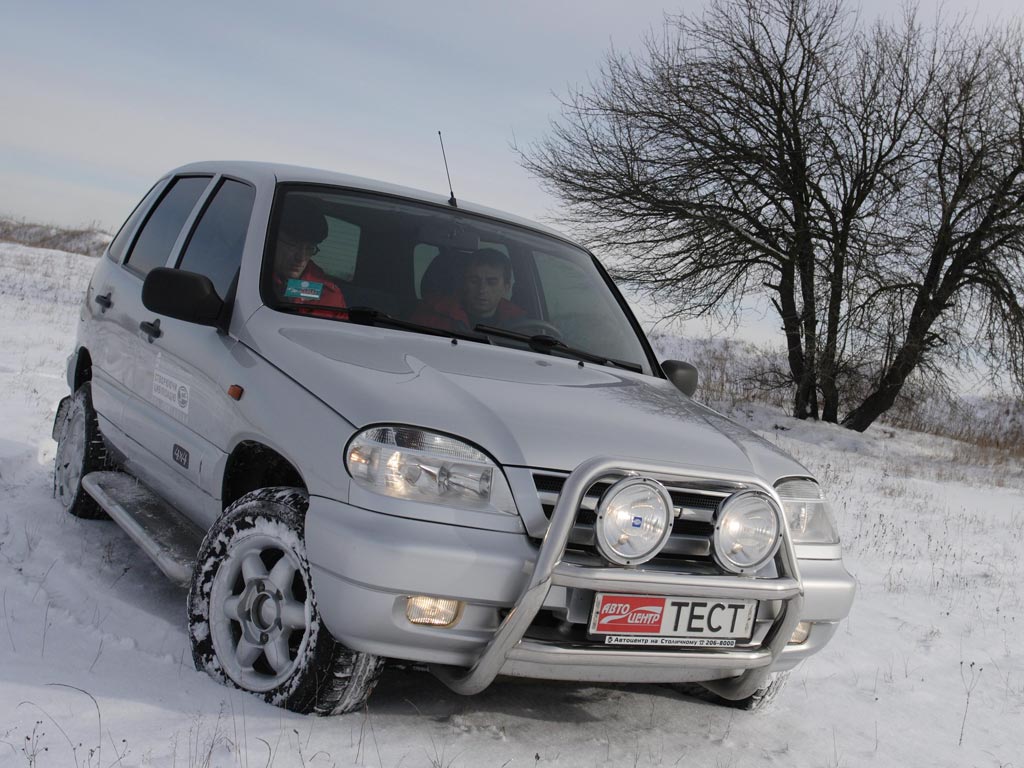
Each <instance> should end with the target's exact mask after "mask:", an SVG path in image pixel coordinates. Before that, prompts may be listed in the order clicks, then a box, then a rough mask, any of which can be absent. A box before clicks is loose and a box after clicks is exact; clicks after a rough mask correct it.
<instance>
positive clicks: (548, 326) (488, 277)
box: [262, 185, 651, 373]
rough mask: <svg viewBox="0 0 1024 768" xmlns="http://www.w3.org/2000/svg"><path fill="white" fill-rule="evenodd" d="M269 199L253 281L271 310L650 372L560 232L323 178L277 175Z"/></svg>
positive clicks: (606, 292)
mask: <svg viewBox="0 0 1024 768" xmlns="http://www.w3.org/2000/svg"><path fill="white" fill-rule="evenodd" d="M274 210H275V213H274V221H273V222H272V227H271V236H270V239H269V247H268V252H267V256H266V259H265V261H264V274H263V281H262V286H263V291H264V300H265V301H266V303H267V304H268V305H270V306H271V307H273V308H275V309H277V310H280V311H286V312H299V313H302V314H307V315H312V316H314V317H319V318H323V319H324V320H328V321H342V322H361V323H371V324H380V325H388V326H389V327H395V328H401V329H402V330H407V331H411V332H423V333H439V334H451V335H453V336H458V337H460V338H466V337H469V338H474V339H478V340H480V341H483V342H490V343H493V344H500V345H506V346H514V347H520V348H530V349H534V350H537V351H541V350H543V351H545V352H547V353H549V354H561V355H567V356H577V357H578V358H579V359H582V360H588V361H591V362H599V363H600V362H605V361H608V362H609V363H610V364H621V363H625V364H628V365H627V367H632V368H635V369H637V370H642V371H643V372H645V373H650V372H651V368H650V362H649V359H648V357H647V354H646V352H645V347H644V344H643V342H642V341H641V340H640V338H639V337H638V334H637V332H636V331H635V330H634V328H633V326H632V325H631V323H630V320H629V318H628V317H627V316H626V314H625V313H624V312H623V309H622V307H621V306H620V304H619V302H618V300H617V298H616V296H615V294H614V293H613V291H612V289H611V288H610V287H609V285H608V284H607V282H606V281H605V279H604V277H603V276H602V275H601V273H600V272H599V270H598V268H597V267H596V266H595V264H594V262H593V259H592V257H591V256H590V254H588V253H587V252H586V251H583V250H582V249H580V248H577V247H575V246H572V245H570V244H568V243H566V242H563V241H561V240H559V239H557V238H554V237H549V236H547V235H544V234H541V233H538V232H535V231H532V230H529V229H525V228H522V227H518V226H515V225H512V224H507V223H504V222H497V221H494V220H491V219H487V218H484V217H481V216H475V215H472V214H467V213H464V212H461V211H457V210H451V211H448V210H444V209H442V208H439V207H437V206H431V205H426V204H418V203H414V202H408V201H404V200H396V199H394V198H390V197H384V196H379V195H373V194H368V193H357V192H351V191H347V190H335V189H331V188H328V187H322V186H304V185H303V186H300V185H283V186H282V187H281V188H280V189H279V192H278V199H277V202H276V205H275V208H274ZM355 308H359V309H360V311H358V312H355V311H353V312H350V311H349V310H352V309H355ZM365 310H371V311H365ZM488 329H490V330H488ZM499 329H501V330H504V331H511V332H514V333H498V332H497V331H498V330H499ZM517 337H520V338H517Z"/></svg>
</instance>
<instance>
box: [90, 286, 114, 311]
mask: <svg viewBox="0 0 1024 768" xmlns="http://www.w3.org/2000/svg"><path fill="white" fill-rule="evenodd" d="M94 301H95V302H96V303H97V304H99V305H100V306H101V307H103V311H104V312H106V311H107V310H108V309H110V308H111V307H112V306H114V302H113V301H111V300H110V291H107V292H106V293H101V294H100V295H99V296H97V297H96V298H95V299H94Z"/></svg>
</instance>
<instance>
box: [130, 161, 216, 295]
mask: <svg viewBox="0 0 1024 768" xmlns="http://www.w3.org/2000/svg"><path fill="white" fill-rule="evenodd" d="M209 183H210V178H209V177H208V176H189V177H186V178H182V179H175V181H174V183H173V184H172V185H171V187H170V189H168V190H167V192H166V193H165V194H164V196H163V199H161V200H160V202H159V203H157V205H156V208H154V209H153V212H152V213H151V214H150V216H149V218H148V219H147V220H146V223H145V224H143V225H142V231H141V232H139V236H138V238H137V239H136V240H135V246H134V247H133V248H132V251H131V253H129V254H128V258H127V260H126V261H125V265H126V266H127V267H128V268H129V269H131V270H132V271H133V272H136V273H138V274H139V275H140V276H143V277H144V276H145V275H147V274H148V273H149V270H151V269H153V268H154V267H162V266H164V265H165V264H166V263H167V259H168V257H170V255H171V248H173V247H174V243H175V241H176V240H177V239H178V235H179V234H180V233H181V228H182V227H183V226H184V225H185V221H186V220H187V219H188V217H189V214H190V213H192V209H193V208H195V206H196V201H197V200H199V196H200V195H201V194H202V193H203V190H205V189H206V185H207V184H209Z"/></svg>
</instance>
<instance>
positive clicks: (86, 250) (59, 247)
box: [0, 216, 112, 256]
mask: <svg viewBox="0 0 1024 768" xmlns="http://www.w3.org/2000/svg"><path fill="white" fill-rule="evenodd" d="M111 237H112V236H111V235H110V234H109V233H107V232H104V231H103V230H101V229H100V228H99V227H98V226H97V225H96V224H95V223H93V224H91V225H86V226H82V227H77V228H66V227H55V226H52V225H49V224H37V223H34V222H30V221H25V220H24V219H10V218H6V217H2V216H0V242H7V243H18V244H20V245H29V246H32V247H34V248H51V249H53V250H56V251H67V252H69V253H81V254H83V255H85V256H102V255H103V251H104V250H106V247H107V244H108V243H109V242H110V240H111Z"/></svg>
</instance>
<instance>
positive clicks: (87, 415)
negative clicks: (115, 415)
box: [53, 382, 111, 520]
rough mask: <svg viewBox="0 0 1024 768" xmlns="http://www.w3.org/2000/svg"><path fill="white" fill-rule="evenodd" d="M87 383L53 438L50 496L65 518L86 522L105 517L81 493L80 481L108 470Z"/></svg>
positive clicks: (75, 398)
mask: <svg viewBox="0 0 1024 768" xmlns="http://www.w3.org/2000/svg"><path fill="white" fill-rule="evenodd" d="M110 468H111V464H110V461H109V459H108V458H107V450H106V448H105V447H104V445H103V437H102V436H101V435H100V428H99V424H98V422H97V420H96V412H95V411H94V410H93V409H92V390H91V388H90V385H89V383H88V382H86V383H85V384H83V385H82V386H80V387H79V388H78V389H77V390H76V391H75V394H74V395H73V396H72V398H71V405H70V406H69V407H68V409H67V413H66V414H65V416H64V421H63V422H62V423H61V425H60V429H59V432H58V434H57V456H56V457H55V459H54V465H53V489H54V495H55V496H56V497H57V499H58V500H59V501H60V503H61V505H62V506H63V507H64V509H65V510H67V512H68V513H69V514H72V515H74V516H75V517H82V518H86V519H90V520H96V519H102V518H106V517H107V513H106V512H104V511H103V510H102V509H101V508H100V505H99V504H97V503H96V502H95V500H94V499H93V498H92V496H90V495H89V494H88V493H86V492H85V489H84V488H82V478H83V477H85V476H86V475H87V474H89V473H90V472H98V471H102V470H106V469H110Z"/></svg>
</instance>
